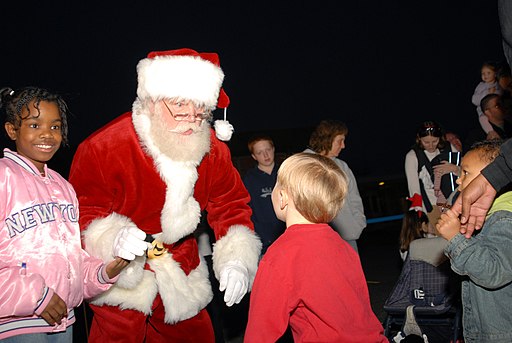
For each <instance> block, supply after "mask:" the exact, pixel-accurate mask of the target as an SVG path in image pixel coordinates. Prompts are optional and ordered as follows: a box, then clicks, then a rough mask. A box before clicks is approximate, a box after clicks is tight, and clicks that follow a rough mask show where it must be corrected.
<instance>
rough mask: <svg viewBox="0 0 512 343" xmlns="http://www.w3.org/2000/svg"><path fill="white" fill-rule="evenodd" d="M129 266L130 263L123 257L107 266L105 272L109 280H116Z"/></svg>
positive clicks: (117, 258)
mask: <svg viewBox="0 0 512 343" xmlns="http://www.w3.org/2000/svg"><path fill="white" fill-rule="evenodd" d="M128 264H130V261H127V260H125V259H122V258H121V257H116V258H115V259H114V260H113V261H112V262H110V263H109V264H107V266H106V267H105V272H106V273H107V275H108V277H109V278H111V279H112V278H115V277H116V276H118V275H119V273H121V272H122V271H123V269H124V268H125V267H126V266H127V265H128Z"/></svg>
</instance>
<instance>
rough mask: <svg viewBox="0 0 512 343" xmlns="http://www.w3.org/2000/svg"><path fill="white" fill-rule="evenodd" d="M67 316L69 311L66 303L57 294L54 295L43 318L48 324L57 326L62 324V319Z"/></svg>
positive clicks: (44, 311)
mask: <svg viewBox="0 0 512 343" xmlns="http://www.w3.org/2000/svg"><path fill="white" fill-rule="evenodd" d="M67 315H68V309H67V306H66V303H65V302H64V300H62V299H61V297H59V296H58V295H57V293H53V296H52V298H51V299H50V302H49V303H48V305H46V308H45V309H44V310H43V312H42V313H41V318H43V319H44V320H46V322H47V323H48V324H50V325H55V324H60V323H61V322H62V318H64V317H66V316H67Z"/></svg>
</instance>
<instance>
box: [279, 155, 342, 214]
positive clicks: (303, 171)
mask: <svg viewBox="0 0 512 343" xmlns="http://www.w3.org/2000/svg"><path fill="white" fill-rule="evenodd" d="M277 182H278V183H279V186H281V187H282V188H283V189H285V190H286V191H287V192H288V194H289V196H290V197H291V198H292V200H293V203H294V204H295V208H296V209H297V211H298V212H299V213H300V214H301V215H302V216H303V217H304V218H306V219H307V220H309V221H310V222H312V223H328V222H330V221H331V220H333V219H334V217H335V216H336V214H338V212H339V210H340V209H341V207H342V206H343V200H344V199H345V195H346V194H347V190H348V186H347V178H346V176H345V173H344V172H343V171H342V170H341V168H340V167H338V165H337V164H336V163H335V162H334V161H333V160H331V159H330V158H328V157H324V156H321V155H318V154H310V153H298V154H295V155H292V156H290V157H288V158H287V159H286V160H285V161H284V162H283V164H281V167H280V168H279V171H278V174H277Z"/></svg>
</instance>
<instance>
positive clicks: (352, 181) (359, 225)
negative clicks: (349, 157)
mask: <svg viewBox="0 0 512 343" xmlns="http://www.w3.org/2000/svg"><path fill="white" fill-rule="evenodd" d="M342 170H343V171H344V172H345V174H346V176H347V181H348V193H347V195H346V197H345V202H344V203H343V207H342V208H341V210H340V212H338V214H337V215H336V217H335V218H334V219H333V221H332V222H331V225H332V226H333V227H334V229H335V230H336V231H337V232H338V233H339V234H340V235H341V237H342V238H343V239H344V240H347V241H353V240H357V239H358V238H359V236H361V232H363V229H364V228H365V227H366V217H365V215H364V208H363V200H362V199H361V196H360V195H359V190H358V188H357V183H356V178H355V177H354V174H353V173H352V170H350V168H349V167H348V166H347V165H346V164H345V165H344V166H343V167H342Z"/></svg>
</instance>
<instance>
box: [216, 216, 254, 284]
mask: <svg viewBox="0 0 512 343" xmlns="http://www.w3.org/2000/svg"><path fill="white" fill-rule="evenodd" d="M260 253H261V241H260V239H259V238H258V236H257V235H256V234H255V233H254V231H253V230H251V229H249V228H248V227H246V226H243V225H233V226H231V227H230V228H229V230H228V232H227V233H226V235H225V236H223V237H222V238H220V239H219V240H218V241H217V242H216V243H215V245H214V247H213V271H214V272H215V277H216V278H217V279H219V278H220V272H221V270H222V269H223V268H224V266H226V264H227V263H228V262H229V261H233V260H238V261H240V262H242V263H243V264H244V265H245V266H246V267H247V270H248V271H249V290H250V289H251V288H252V283H253V281H254V277H255V276H256V271H257V269H258V261H259V257H260Z"/></svg>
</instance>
